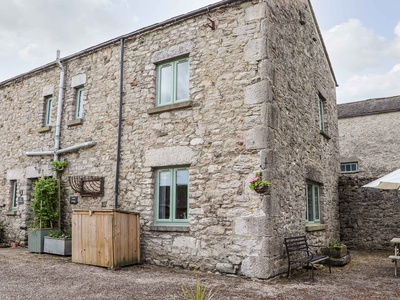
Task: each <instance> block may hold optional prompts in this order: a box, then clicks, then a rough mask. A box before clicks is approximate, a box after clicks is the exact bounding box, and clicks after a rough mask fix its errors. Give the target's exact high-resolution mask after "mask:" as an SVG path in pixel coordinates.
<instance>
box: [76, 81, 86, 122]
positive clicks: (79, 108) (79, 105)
mask: <svg viewBox="0 0 400 300" xmlns="http://www.w3.org/2000/svg"><path fill="white" fill-rule="evenodd" d="M83 96H84V90H83V88H82V87H81V88H77V89H76V92H75V119H81V118H82V117H83Z"/></svg>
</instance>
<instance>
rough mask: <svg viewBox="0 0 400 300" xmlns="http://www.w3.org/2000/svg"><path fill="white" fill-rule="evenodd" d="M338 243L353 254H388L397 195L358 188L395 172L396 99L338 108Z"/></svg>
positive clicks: (399, 102) (399, 162)
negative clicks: (370, 251) (378, 251)
mask: <svg viewBox="0 0 400 300" xmlns="http://www.w3.org/2000/svg"><path fill="white" fill-rule="evenodd" d="M338 116H339V136H340V162H341V176H340V180H339V198H340V227H341V239H342V240H343V241H344V242H345V243H346V244H347V245H348V246H350V247H356V248H359V249H391V247H392V245H390V240H391V239H392V238H394V237H397V236H398V235H399V226H400V218H399V213H398V211H399V209H400V199H399V195H398V192H397V191H390V190H378V189H373V188H363V187H362V186H363V185H364V184H367V183H369V182H371V181H373V180H375V179H378V178H379V177H382V176H384V175H386V174H388V173H390V172H392V171H394V170H396V169H399V168H400V157H399V155H398V153H399V150H398V145H399V144H400V137H399V136H398V134H397V132H396V129H397V125H398V124H399V125H400V96H395V97H389V98H379V99H369V100H364V101H358V102H352V103H344V104H339V105H338Z"/></svg>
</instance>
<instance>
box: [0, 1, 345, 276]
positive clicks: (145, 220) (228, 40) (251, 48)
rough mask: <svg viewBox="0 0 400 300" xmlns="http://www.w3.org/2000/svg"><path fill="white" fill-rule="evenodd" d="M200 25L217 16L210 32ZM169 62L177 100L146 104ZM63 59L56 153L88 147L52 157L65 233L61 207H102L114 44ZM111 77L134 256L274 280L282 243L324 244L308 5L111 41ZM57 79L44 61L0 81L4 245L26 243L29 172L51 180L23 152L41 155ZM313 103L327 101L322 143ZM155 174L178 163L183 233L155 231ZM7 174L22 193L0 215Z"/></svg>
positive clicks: (332, 154) (322, 170)
mask: <svg viewBox="0 0 400 300" xmlns="http://www.w3.org/2000/svg"><path fill="white" fill-rule="evenodd" d="M208 18H211V19H213V20H216V29H215V30H212V29H211V28H210V27H209V26H208V25H209V24H210V21H209V19H208ZM182 55H187V56H188V57H189V61H190V68H189V73H190V74H189V77H190V101H188V102H187V103H183V104H180V105H175V106H172V107H168V108H159V107H155V99H156V64H157V63H159V62H162V61H165V60H168V59H172V58H175V57H179V56H182ZM62 63H63V64H64V66H65V67H66V81H65V85H64V92H65V93H64V104H63V118H62V126H61V132H62V134H61V148H66V147H70V146H73V145H79V144H82V143H84V142H87V141H96V142H97V144H96V146H94V147H91V148H84V149H80V150H78V151H74V152H68V153H66V154H63V155H62V157H63V158H66V159H67V160H68V161H69V162H70V165H69V166H68V167H67V169H66V171H65V173H64V186H65V197H64V198H65V199H64V203H63V215H64V224H65V225H66V226H68V225H69V224H70V215H71V211H72V209H73V208H84V209H89V208H101V207H105V208H113V207H114V201H115V197H114V196H115V192H116V191H115V189H114V186H115V180H116V178H115V176H116V175H115V174H116V159H117V137H118V105H119V96H120V91H119V81H120V75H119V74H120V43H119V41H118V40H115V41H114V42H112V43H109V44H107V45H104V46H102V47H99V48H95V49H91V50H87V51H83V52H81V53H79V54H77V55H74V56H71V57H69V58H68V59H64V60H62ZM123 73H124V78H123V93H122V97H123V107H122V135H121V166H120V176H119V178H118V180H119V191H118V208H120V209H122V210H126V211H135V212H139V213H140V216H141V228H140V230H141V238H142V243H141V244H142V253H143V257H142V258H143V260H145V261H147V262H151V263H155V264H162V265H173V266H182V267H189V268H194V269H202V270H211V271H219V272H223V273H236V274H241V275H245V276H249V277H260V278H268V277H271V276H274V275H276V274H278V273H281V272H284V271H285V268H286V261H285V253H284V249H283V237H285V236H289V235H295V234H308V235H309V237H310V238H311V239H312V240H313V241H320V242H327V241H328V240H330V239H333V238H337V236H338V205H337V204H338V200H337V161H338V145H337V122H336V118H335V116H336V106H335V81H334V78H333V76H332V73H331V70H330V67H329V63H328V60H327V57H326V55H325V52H324V48H323V45H322V42H321V40H320V36H319V34H318V30H317V27H316V25H315V23H314V20H313V16H312V12H311V8H310V6H309V3H308V1H305V0H298V1H295V2H293V1H291V2H289V1H284V0H276V1H273V2H272V1H269V2H265V1H245V0H242V1H231V2H228V3H225V4H220V5H218V6H216V7H215V8H213V9H212V10H210V11H209V10H203V11H201V12H198V13H197V14H192V15H188V16H187V17H181V18H178V19H176V20H171V21H170V22H165V23H162V24H161V25H159V26H155V27H150V28H148V29H147V30H142V31H138V32H137V33H134V34H132V35H128V36H126V37H124V70H123ZM58 84H59V70H58V68H57V66H56V65H55V64H54V65H49V66H47V67H46V68H44V69H43V70H39V71H37V72H33V73H30V74H29V75H27V76H23V77H21V78H18V79H16V80H14V81H10V82H7V83H4V84H3V85H1V86H0V98H1V99H6V101H8V102H6V101H3V102H1V103H2V104H0V105H2V106H1V108H2V109H3V110H6V111H7V114H5V115H2V116H1V118H3V119H2V120H0V121H4V122H0V123H2V124H3V123H4V125H3V126H6V130H7V131H6V132H8V135H7V138H6V139H5V141H6V142H5V143H3V144H1V147H2V149H1V150H2V151H0V155H1V160H2V161H3V162H6V163H4V164H2V165H1V171H2V172H1V173H0V174H3V176H4V178H3V181H2V184H3V189H1V191H0V193H1V194H0V205H1V204H2V205H3V207H2V212H3V213H2V215H1V218H2V219H4V220H5V223H6V224H7V225H6V226H7V228H6V229H7V233H8V238H9V240H17V241H19V242H25V235H26V228H27V227H28V226H29V225H30V217H29V203H30V201H29V200H30V199H29V190H30V182H31V181H32V179H34V178H37V177H39V176H40V173H41V171H42V170H44V172H45V173H46V174H51V171H50V170H48V168H47V165H48V163H49V161H50V159H52V156H43V155H42V156H26V155H25V154H24V153H25V152H26V151H45V150H51V149H52V148H53V147H54V127H52V128H45V129H43V128H41V127H42V126H41V120H42V118H43V96H44V94H49V93H52V94H53V96H54V98H55V99H56V98H57V96H58ZM82 86H83V88H84V91H85V96H84V115H83V118H82V119H81V120H75V119H74V105H75V88H76V87H82ZM318 94H322V95H323V96H324V97H325V99H326V116H327V123H326V125H327V127H328V130H327V131H326V132H325V133H323V134H321V133H320V131H319V125H318ZM54 102H56V101H54ZM5 103H8V105H4V104H5ZM55 107H56V105H55V104H54V109H53V111H54V112H55V111H56V109H55ZM54 114H55V113H54ZM16 115H18V116H19V118H20V120H19V121H20V122H19V123H15V122H14V120H15V119H16V118H15V116H16ZM4 118H6V119H4ZM53 120H55V115H54V118H53ZM53 122H54V121H53ZM38 129H40V130H39V131H40V132H38ZM2 132H3V131H2ZM17 136H18V138H17ZM164 166H189V178H190V183H189V186H190V187H189V195H190V210H189V225H188V226H183V227H177V226H170V227H168V226H156V225H155V223H154V215H155V211H154V210H155V209H154V186H155V178H154V177H155V176H154V175H155V170H156V169H157V168H159V167H164ZM260 166H261V167H262V169H264V173H265V175H266V176H267V177H268V179H269V180H270V181H271V182H272V187H271V190H270V192H269V194H267V195H265V196H260V195H258V194H256V193H254V192H252V191H251V190H250V189H249V188H248V185H249V180H250V179H251V178H252V177H253V176H254V174H255V172H258V171H259V170H260ZM76 175H96V176H102V177H104V178H105V193H104V196H103V197H81V196H79V194H77V193H76V192H74V191H73V190H72V189H71V187H70V185H69V183H68V181H67V180H66V177H67V176H76ZM14 179H16V180H19V186H20V189H21V190H23V191H24V195H25V202H24V204H23V205H19V206H18V209H17V211H16V212H15V213H14V212H10V211H9V210H10V207H9V205H10V188H9V186H10V180H14ZM308 179H309V180H310V179H312V180H314V181H317V182H320V183H321V184H322V185H323V191H322V193H323V194H322V198H321V206H322V208H321V210H322V211H321V215H322V221H323V225H324V226H322V227H319V228H318V229H319V230H318V231H311V230H313V228H312V227H310V226H306V225H307V224H306V221H305V183H306V180H308ZM70 196H78V204H76V205H71V204H70V203H69V197H70ZM25 215H26V216H25ZM321 229H322V230H321Z"/></svg>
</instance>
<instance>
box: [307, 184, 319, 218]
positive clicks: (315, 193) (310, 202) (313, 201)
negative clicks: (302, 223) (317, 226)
mask: <svg viewBox="0 0 400 300" xmlns="http://www.w3.org/2000/svg"><path fill="white" fill-rule="evenodd" d="M306 199H307V205H306V220H307V223H311V224H313V223H320V221H321V217H320V185H319V184H317V183H314V182H307V184H306Z"/></svg>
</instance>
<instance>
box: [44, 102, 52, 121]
mask: <svg viewBox="0 0 400 300" xmlns="http://www.w3.org/2000/svg"><path fill="white" fill-rule="evenodd" d="M52 110H53V96H46V97H44V119H43V125H44V126H50V125H51V113H52Z"/></svg>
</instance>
